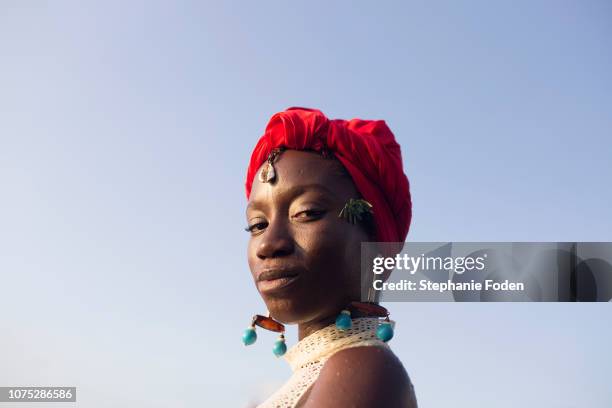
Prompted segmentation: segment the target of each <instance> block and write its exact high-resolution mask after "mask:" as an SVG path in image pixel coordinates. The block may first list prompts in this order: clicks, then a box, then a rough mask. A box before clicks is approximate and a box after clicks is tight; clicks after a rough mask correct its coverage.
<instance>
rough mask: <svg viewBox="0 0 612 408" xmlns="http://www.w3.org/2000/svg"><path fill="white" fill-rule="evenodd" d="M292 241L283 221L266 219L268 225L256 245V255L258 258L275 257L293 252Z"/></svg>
mask: <svg viewBox="0 0 612 408" xmlns="http://www.w3.org/2000/svg"><path fill="white" fill-rule="evenodd" d="M293 250H294V241H293V237H292V236H291V233H290V231H289V228H288V225H287V223H286V222H285V221H283V220H279V219H278V218H277V219H276V220H271V221H268V226H267V227H266V230H265V231H264V233H263V234H262V236H261V240H260V242H259V246H258V247H257V257H259V259H266V258H277V257H283V256H287V255H290V254H292V253H293Z"/></svg>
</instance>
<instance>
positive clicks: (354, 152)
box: [246, 108, 412, 242]
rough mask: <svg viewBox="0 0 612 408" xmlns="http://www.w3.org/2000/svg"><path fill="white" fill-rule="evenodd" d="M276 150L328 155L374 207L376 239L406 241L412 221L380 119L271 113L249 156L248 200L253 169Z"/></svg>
mask: <svg viewBox="0 0 612 408" xmlns="http://www.w3.org/2000/svg"><path fill="white" fill-rule="evenodd" d="M277 147H285V148H287V149H293V150H314V151H318V152H321V150H323V149H326V150H328V151H331V152H333V153H334V156H335V157H336V158H337V159H338V160H339V161H340V162H341V163H342V164H343V165H344V167H345V168H346V170H347V171H348V172H349V174H350V175H351V177H352V179H353V182H354V183H355V186H356V187H357V190H358V191H359V192H360V193H361V195H362V196H363V198H364V199H365V200H366V201H368V202H370V204H372V206H373V211H374V221H375V224H376V239H377V241H380V242H403V241H405V239H406V235H407V234H408V229H409V228H410V221H411V219H412V202H411V198H410V185H409V182H408V178H407V177H406V175H405V174H404V170H403V165H402V153H401V150H400V146H399V144H397V142H396V141H395V137H394V136H393V133H392V132H391V130H390V129H389V127H387V125H386V123H385V122H384V121H383V120H361V119H352V120H342V119H334V120H330V119H328V118H327V117H326V116H325V115H324V114H323V113H322V112H321V111H319V110H316V109H308V108H289V109H287V110H285V111H283V112H279V113H277V114H275V115H274V116H272V118H271V119H270V121H269V122H268V126H267V127H266V131H265V133H264V134H263V136H262V137H261V138H260V139H259V141H258V142H257V145H256V146H255V148H254V149H253V153H252V154H251V161H250V163H249V168H248V170H247V176H246V196H247V199H248V198H249V196H250V194H251V187H252V186H253V178H254V177H255V175H256V174H257V170H258V169H259V167H260V166H261V165H262V164H263V163H264V162H265V161H266V159H267V158H268V155H269V154H270V152H271V151H272V149H275V148H277Z"/></svg>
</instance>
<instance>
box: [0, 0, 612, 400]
mask: <svg viewBox="0 0 612 408" xmlns="http://www.w3.org/2000/svg"><path fill="white" fill-rule="evenodd" d="M611 73H612V2H610V1H595V0H587V1H564V0H560V1H513V2H510V1H503V2H502V1H498V2H489V1H465V2H456V1H440V2H391V1H387V2H378V3H376V5H374V3H373V2H353V1H351V2H349V1H334V2H323V1H319V2H291V3H288V2H273V1H259V2H246V1H245V2H240V3H239V2H214V3H212V2H211V3H206V2H170V1H166V2H159V1H128V2H120V1H105V2H80V1H57V2H43V1H17V0H14V1H1V0H0V186H1V192H0V278H1V280H0V282H1V284H0V285H1V286H0V287H1V289H2V290H1V291H0V386H9V385H15V386H25V385H31V386H33V385H63V386H68V385H75V386H77V387H78V397H77V399H78V403H77V404H76V405H77V406H81V407H88V408H90V407H92V408H99V407H117V406H130V407H134V408H140V407H143V408H144V407H147V408H150V407H168V406H173V407H245V406H247V404H248V403H249V401H256V400H258V398H262V397H265V396H266V395H267V394H268V393H270V392H271V391H273V390H274V389H275V388H276V387H278V386H279V385H280V384H282V382H284V381H285V380H286V379H287V378H288V376H289V374H290V369H289V367H288V366H287V364H286V363H285V362H284V361H282V360H278V359H276V358H275V357H274V356H273V355H272V353H271V346H272V343H273V341H274V339H275V336H274V334H272V333H269V334H268V333H264V332H260V336H259V340H258V342H257V343H256V345H254V346H251V347H249V348H245V347H244V346H243V345H242V343H241V341H240V337H241V334H242V331H243V329H244V328H245V327H246V326H247V325H248V323H249V321H250V318H251V316H252V315H253V314H254V313H262V312H265V307H264V305H263V302H262V301H261V300H260V299H259V296H258V294H257V292H256V289H255V286H254V284H253V282H252V281H251V278H250V273H249V271H248V266H247V263H246V242H247V234H246V233H245V232H244V231H243V230H242V228H243V227H244V226H245V223H246V220H245V217H244V206H245V197H244V175H245V171H246V165H247V161H248V158H249V155H250V151H251V149H252V147H253V146H254V144H255V142H256V140H257V138H258V137H259V136H260V135H261V134H262V132H263V129H264V127H265V124H266V122H267V120H268V118H269V117H270V116H271V115H272V114H273V113H275V112H277V111H279V110H282V109H284V108H286V107H289V106H308V107H317V108H320V109H322V110H323V111H324V112H325V113H326V114H327V115H328V116H330V117H332V118H345V119H348V118H353V117H361V118H364V119H385V120H386V121H387V123H388V124H389V126H390V127H391V129H392V130H393V131H394V133H395V135H396V137H397V139H398V141H399V143H400V144H401V146H402V152H403V155H404V162H405V171H406V173H407V174H408V176H409V178H410V181H411V187H412V194H413V200H414V221H413V225H412V228H411V231H410V234H409V236H408V240H411V241H489V240H490V241H495V240H499V241H513V240H515V241H612V232H611V231H612V217H611V216H610V209H611V208H612V189H611V188H610V176H612V171H611V167H612V166H611V164H610V159H611V156H612V154H611V153H612V138H611V136H612V134H611V133H612V132H611V129H612V75H611ZM385 305H386V306H387V307H388V308H389V309H390V311H391V313H392V316H393V318H394V320H396V321H397V326H396V336H395V338H394V339H393V340H392V341H391V343H390V345H391V346H392V348H393V349H394V350H395V352H396V353H397V354H398V356H400V358H401V359H402V361H403V362H404V365H405V367H406V369H407V371H408V373H409V374H410V376H411V378H412V381H413V383H414V385H415V389H416V393H417V397H418V399H419V404H420V407H422V408H427V407H448V406H453V407H460V408H464V407H465V408H471V407H516V406H520V407H538V408H542V407H555V408H557V407H560V408H574V407H576V408H578V407H580V408H582V407H597V408H609V407H611V406H612V387H610V378H611V372H612V371H611V370H612V350H611V347H612V346H611V344H612V325H610V317H611V312H610V304H609V303H608V304H535V303H531V304H485V303H483V304H459V303H449V304H418V303H387V304H385ZM296 340H297V339H296V335H295V329H294V328H291V330H290V331H289V335H288V345H289V346H291V345H293V344H295V342H296ZM2 406H3V407H5V406H6V407H9V406H11V405H9V404H3V405H2ZM14 406H15V407H18V408H19V407H20V408H27V406H28V404H16V405H14ZM33 406H35V407H38V408H40V407H41V405H33ZM53 406H54V407H58V408H60V404H55V405H53ZM67 406H72V407H73V406H75V405H74V404H68V405H67Z"/></svg>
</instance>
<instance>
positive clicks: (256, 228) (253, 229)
mask: <svg viewBox="0 0 612 408" xmlns="http://www.w3.org/2000/svg"><path fill="white" fill-rule="evenodd" d="M267 226H268V222H267V221H261V222H257V223H255V224H251V225H248V226H247V227H246V228H245V229H244V230H245V231H246V232H250V233H251V234H256V233H258V232H261V231H263V230H264V229H265V228H266V227H267Z"/></svg>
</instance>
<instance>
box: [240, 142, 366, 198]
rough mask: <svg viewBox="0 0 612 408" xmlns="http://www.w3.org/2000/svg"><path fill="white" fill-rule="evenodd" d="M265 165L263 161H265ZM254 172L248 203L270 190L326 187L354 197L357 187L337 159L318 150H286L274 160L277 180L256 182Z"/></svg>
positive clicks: (277, 191) (263, 196)
mask: <svg viewBox="0 0 612 408" xmlns="http://www.w3.org/2000/svg"><path fill="white" fill-rule="evenodd" d="M264 165H265V163H264ZM262 168H263V165H262V166H261V167H260V168H259V170H258V171H257V174H256V175H255V177H254V179H253V187H252V190H251V196H250V199H249V203H251V202H253V201H257V200H261V199H264V200H265V199H266V196H269V195H270V194H272V193H275V194H283V193H285V192H287V193H289V192H295V191H296V190H300V189H301V190H304V189H316V187H320V190H329V191H330V192H333V193H335V194H337V195H339V196H347V195H348V196H355V194H356V189H355V186H354V184H353V181H352V179H351V178H350V176H349V175H348V173H347V171H346V170H345V169H344V167H343V166H342V164H341V163H340V162H339V161H338V160H337V159H332V158H324V157H322V156H321V155H320V154H319V153H316V152H309V151H297V150H286V151H284V152H282V153H281V154H280V155H279V156H278V158H277V159H276V161H275V162H274V169H275V171H276V179H275V180H274V182H273V183H262V182H261V181H259V173H260V172H261V170H262Z"/></svg>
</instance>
